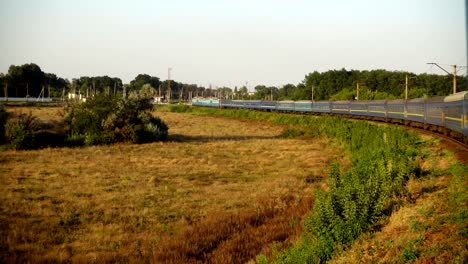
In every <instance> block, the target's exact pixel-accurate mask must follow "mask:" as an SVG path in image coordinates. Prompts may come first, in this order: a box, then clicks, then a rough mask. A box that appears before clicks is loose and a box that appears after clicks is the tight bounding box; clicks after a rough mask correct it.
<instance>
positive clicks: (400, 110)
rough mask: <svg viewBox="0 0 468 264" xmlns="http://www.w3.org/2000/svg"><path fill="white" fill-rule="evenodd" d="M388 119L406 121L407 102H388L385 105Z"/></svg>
mask: <svg viewBox="0 0 468 264" xmlns="http://www.w3.org/2000/svg"><path fill="white" fill-rule="evenodd" d="M385 109H386V111H387V117H388V118H393V119H402V120H403V119H405V118H406V116H405V109H406V100H401V99H398V100H387V101H386V103H385Z"/></svg>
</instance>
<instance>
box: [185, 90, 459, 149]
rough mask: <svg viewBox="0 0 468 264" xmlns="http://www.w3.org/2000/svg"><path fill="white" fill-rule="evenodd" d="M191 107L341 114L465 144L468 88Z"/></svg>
mask: <svg viewBox="0 0 468 264" xmlns="http://www.w3.org/2000/svg"><path fill="white" fill-rule="evenodd" d="M192 105H194V106H207V107H219V108H245V109H252V110H262V111H277V112H292V113H303V114H306V113H309V114H329V115H342V116H345V117H350V118H358V119H366V120H374V121H383V122H390V123H397V124H403V125H408V126H412V127H417V128H423V129H426V130H431V131H434V132H438V133H442V134H445V135H448V136H450V137H452V138H455V139H457V140H459V141H462V142H464V143H465V144H468V91H464V92H459V93H456V94H453V95H449V96H440V97H431V98H417V99H411V100H375V101H361V100H359V101H358V100H356V101H256V100H220V99H218V98H200V97H196V98H193V99H192Z"/></svg>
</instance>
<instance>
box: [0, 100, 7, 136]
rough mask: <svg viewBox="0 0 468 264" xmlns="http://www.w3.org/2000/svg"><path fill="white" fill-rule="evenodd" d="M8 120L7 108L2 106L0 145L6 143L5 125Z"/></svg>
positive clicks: (0, 107) (0, 106) (0, 105)
mask: <svg viewBox="0 0 468 264" xmlns="http://www.w3.org/2000/svg"><path fill="white" fill-rule="evenodd" d="M7 120H8V112H7V111H6V109H5V106H3V105H2V104H0V144H3V143H5V125H6V122H7Z"/></svg>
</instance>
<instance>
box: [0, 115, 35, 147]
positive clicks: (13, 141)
mask: <svg viewBox="0 0 468 264" xmlns="http://www.w3.org/2000/svg"><path fill="white" fill-rule="evenodd" d="M38 130H39V124H38V121H37V119H36V118H35V117H34V116H32V115H31V114H19V115H17V116H14V117H11V118H9V119H8V120H7V121H6V124H5V138H6V142H7V143H8V144H9V145H10V147H12V148H14V149H31V148H36V147H37V146H36V142H35V135H34V134H35V132H37V131H38Z"/></svg>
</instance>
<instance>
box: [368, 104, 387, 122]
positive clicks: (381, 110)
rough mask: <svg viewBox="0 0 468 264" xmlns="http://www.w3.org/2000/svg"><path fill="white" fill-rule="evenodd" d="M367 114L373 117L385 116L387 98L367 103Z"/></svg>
mask: <svg viewBox="0 0 468 264" xmlns="http://www.w3.org/2000/svg"><path fill="white" fill-rule="evenodd" d="M367 115H368V116H374V117H385V118H386V117H387V115H388V113H387V100H373V101H368V103H367Z"/></svg>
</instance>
